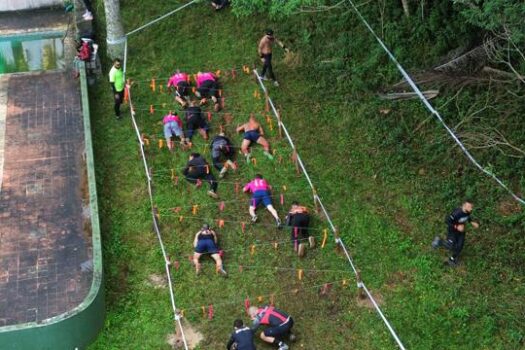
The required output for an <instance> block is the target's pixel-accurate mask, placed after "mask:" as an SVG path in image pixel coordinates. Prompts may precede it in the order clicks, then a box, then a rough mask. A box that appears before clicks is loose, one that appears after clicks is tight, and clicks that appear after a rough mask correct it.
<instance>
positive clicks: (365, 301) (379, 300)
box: [356, 292, 383, 309]
mask: <svg viewBox="0 0 525 350" xmlns="http://www.w3.org/2000/svg"><path fill="white" fill-rule="evenodd" d="M370 294H372V296H373V297H374V300H375V301H376V304H377V305H379V306H381V305H383V296H382V295H381V294H380V293H379V292H373V293H372V292H370ZM356 301H357V306H360V307H364V308H367V309H374V304H372V302H371V301H370V299H369V298H367V297H366V294H365V295H364V297H360V296H359V295H358V296H357V298H356Z"/></svg>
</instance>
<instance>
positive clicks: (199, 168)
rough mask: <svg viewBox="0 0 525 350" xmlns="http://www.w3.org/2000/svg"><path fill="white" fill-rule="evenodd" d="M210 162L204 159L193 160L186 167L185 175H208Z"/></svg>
mask: <svg viewBox="0 0 525 350" xmlns="http://www.w3.org/2000/svg"><path fill="white" fill-rule="evenodd" d="M207 165H208V162H206V160H205V159H204V158H202V157H196V158H193V159H192V160H190V161H189V162H188V164H187V165H186V169H184V172H183V173H184V175H186V176H200V175H204V174H206V166H207Z"/></svg>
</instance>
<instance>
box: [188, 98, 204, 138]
mask: <svg viewBox="0 0 525 350" xmlns="http://www.w3.org/2000/svg"><path fill="white" fill-rule="evenodd" d="M185 114H186V131H187V134H188V135H187V140H186V142H191V139H192V137H193V134H194V133H195V130H197V131H198V132H199V134H201V136H202V137H203V138H204V140H208V130H209V128H210V127H209V126H208V123H207V122H206V120H205V119H204V115H203V114H202V109H201V108H200V107H199V106H197V102H195V101H191V102H190V106H189V107H188V108H186V111H185Z"/></svg>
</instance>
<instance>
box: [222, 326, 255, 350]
mask: <svg viewBox="0 0 525 350" xmlns="http://www.w3.org/2000/svg"><path fill="white" fill-rule="evenodd" d="M233 329H234V331H233V333H232V335H231V337H230V340H228V344H226V349H228V350H255V344H254V342H253V330H252V329H251V328H250V327H245V326H244V324H243V322H242V320H239V319H237V320H235V321H234V322H233Z"/></svg>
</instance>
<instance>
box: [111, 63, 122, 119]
mask: <svg viewBox="0 0 525 350" xmlns="http://www.w3.org/2000/svg"><path fill="white" fill-rule="evenodd" d="M109 83H110V84H111V90H112V91H113V98H114V102H115V105H114V109H115V117H116V118H117V120H119V119H120V118H121V117H120V105H121V104H122V102H124V87H125V82H124V73H123V72H122V63H121V61H120V59H118V58H117V59H115V60H114V61H113V67H111V69H110V71H109Z"/></svg>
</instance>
